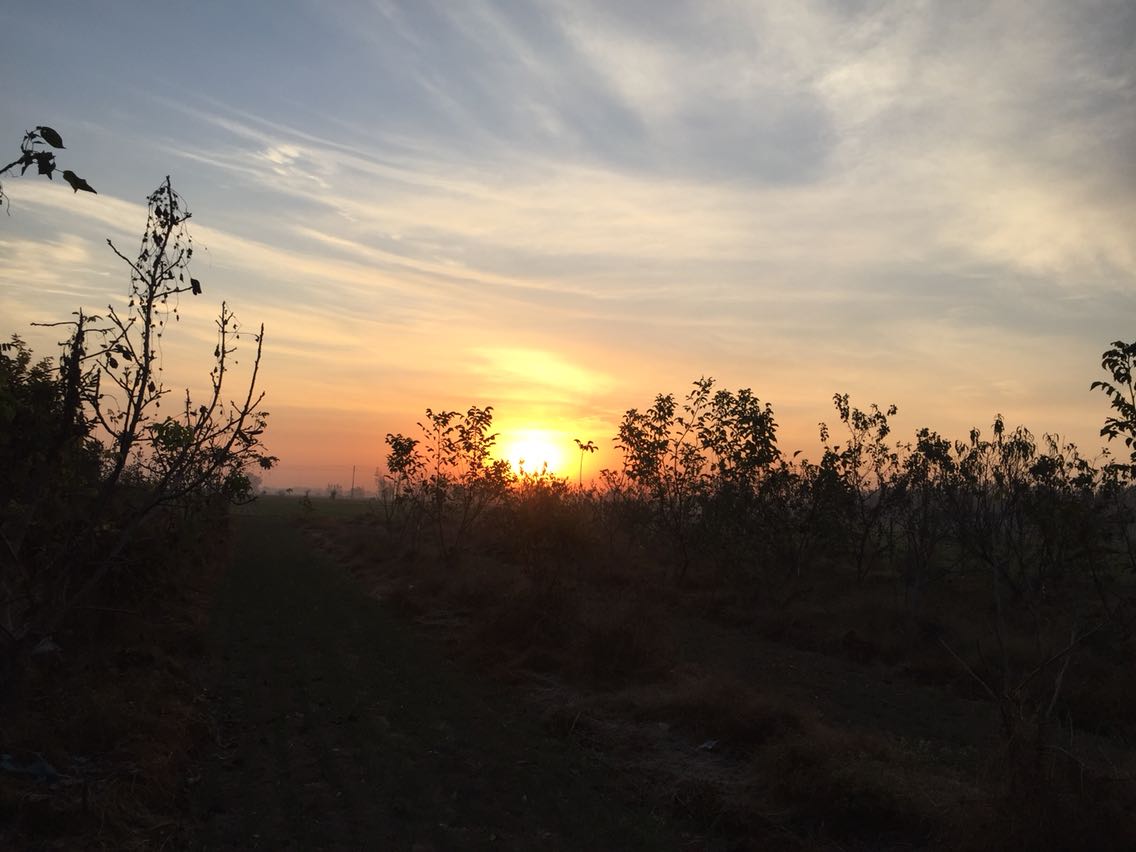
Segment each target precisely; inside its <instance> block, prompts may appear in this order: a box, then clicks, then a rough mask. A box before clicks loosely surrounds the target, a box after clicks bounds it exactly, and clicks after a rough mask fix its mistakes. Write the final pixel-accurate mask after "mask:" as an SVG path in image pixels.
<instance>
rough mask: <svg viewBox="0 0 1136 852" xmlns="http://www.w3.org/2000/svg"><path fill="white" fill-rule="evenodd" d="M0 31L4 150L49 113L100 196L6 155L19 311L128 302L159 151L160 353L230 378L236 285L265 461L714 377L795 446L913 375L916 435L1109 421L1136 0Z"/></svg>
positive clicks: (1125, 253) (562, 430)
mask: <svg viewBox="0 0 1136 852" xmlns="http://www.w3.org/2000/svg"><path fill="white" fill-rule="evenodd" d="M4 30H5V32H6V34H7V36H8V38H7V39H6V45H5V50H4V52H3V54H2V55H0V68H2V69H3V75H4V80H5V82H6V85H5V96H4V97H3V98H2V99H0V128H6V130H3V131H2V133H0V144H4V143H3V139H5V138H6V139H7V140H8V141H7V143H6V144H7V145H8V147H9V149H10V150H11V151H13V152H14V151H15V150H16V148H17V147H18V144H19V139H20V136H21V134H22V132H23V130H25V129H27V128H30V127H34V126H35V125H37V124H47V125H50V126H53V127H55V128H56V129H58V130H60V131H61V132H62V133H63V135H64V139H65V141H66V143H67V146H68V147H67V151H65V152H63V155H65V156H62V155H61V161H62V162H63V163H64V166H65V167H69V168H72V169H74V170H75V171H77V172H78V173H79V174H81V175H83V176H84V177H86V178H87V179H88V180H90V182H91V183H92V184H93V185H94V186H96V188H98V190H99V195H97V196H86V195H84V196H74V195H72V194H71V193H70V192H69V191H68V190H67V188H66V187H65V186H61V185H53V184H48V183H47V182H46V181H43V180H42V179H39V180H33V179H32V178H31V177H30V176H29V177H25V178H23V179H18V178H13V179H8V180H5V181H4V188H5V190H6V192H7V193H8V194H9V195H10V197H11V201H12V203H11V216H10V217H7V216H6V217H4V221H3V223H2V225H0V228H2V229H0V264H2V266H0V287H2V289H0V315H2V316H3V317H4V319H6V320H7V322H6V326H7V327H8V328H9V330H10V331H20V332H21V333H23V334H24V336H25V337H28V338H29V339H30V340H32V341H33V342H35V343H36V345H37V348H40V349H42V350H43V351H45V352H46V351H48V350H49V349H50V348H51V344H52V343H53V342H54V340H53V339H52V338H51V337H50V335H47V336H45V335H44V333H43V332H36V331H35V330H29V329H27V323H28V322H29V321H31V320H41V319H56V318H61V317H65V316H67V315H68V314H69V313H70V311H71V310H74V309H75V308H76V307H79V306H80V305H86V306H93V307H99V306H102V305H105V304H106V303H107V302H108V301H112V300H118V299H120V298H121V297H122V294H123V293H124V292H125V286H126V279H125V277H124V276H123V275H122V274H121V268H120V267H119V266H118V265H116V263H115V262H114V259H113V257H112V256H110V253H109V251H108V250H107V249H106V248H105V243H104V240H105V238H106V237H108V236H110V237H112V238H114V239H115V240H116V241H117V242H119V243H121V244H122V245H125V246H130V245H132V243H133V241H134V240H136V239H137V237H138V235H139V234H140V231H141V227H142V224H143V222H144V213H143V204H144V199H145V197H146V195H147V194H148V192H149V191H151V190H152V189H153V188H154V187H155V186H156V185H157V184H158V183H159V182H160V181H161V179H162V178H163V177H164V176H165V175H167V174H170V175H171V176H172V177H173V181H174V186H175V188H177V189H178V190H179V192H181V194H182V195H183V196H184V197H185V198H186V199H187V201H188V203H189V205H190V208H191V209H192V210H193V212H194V225H195V227H194V229H193V231H194V234H195V238H196V240H197V241H198V244H199V245H202V246H203V247H204V248H205V249H206V250H205V251H204V252H202V253H201V254H199V256H198V258H196V259H195V267H194V274H195V275H198V277H200V278H201V279H202V281H203V282H204V283H205V287H206V293H205V296H204V297H203V298H202V299H200V300H197V301H195V302H194V303H193V304H192V305H188V306H187V311H186V314H185V320H184V327H183V328H182V329H179V330H180V331H181V335H182V336H181V338H180V340H181V342H180V343H173V342H171V343H170V350H169V352H168V353H167V376H168V377H169V379H170V381H171V383H173V384H177V383H181V384H194V383H195V382H199V381H200V380H201V379H202V378H204V375H201V374H204V373H206V372H207V369H208V366H207V360H208V358H207V356H208V352H209V351H211V343H209V335H210V330H209V319H208V318H209V314H210V313H211V312H212V311H215V309H216V308H217V307H218V305H219V302H220V301H221V300H222V299H224V300H227V301H228V302H229V304H230V305H231V306H233V307H234V308H235V309H236V310H237V312H238V314H239V315H240V316H241V317H242V319H244V320H245V322H246V323H247V324H254V323H259V322H261V321H263V322H265V323H266V325H267V327H268V338H267V342H266V364H265V371H264V379H265V388H266V389H267V390H268V393H269V397H268V407H269V408H270V410H271V411H272V412H273V419H272V424H271V433H270V437H271V439H272V441H271V445H272V447H273V449H274V450H275V451H277V452H278V453H279V454H280V455H282V456H283V458H284V464H283V465H282V467H281V469H280V471H278V472H277V473H276V474H275V477H274V481H275V482H276V483H280V484H283V483H289V484H291V483H293V482H296V483H300V482H301V481H304V482H308V481H310V482H311V483H314V484H322V480H324V479H327V478H328V477H332V476H339V477H340V478H342V476H341V475H340V474H335V473H334V470H343V469H345V468H346V467H347V466H349V465H351V464H358V465H359V466H360V469H361V470H367V471H368V472H369V471H370V469H371V468H373V466H374V465H376V464H378V463H379V462H380V461H381V459H382V456H383V453H384V450H383V446H382V436H383V435H385V434H386V433H387V432H389V431H407V430H409V429H411V428H412V427H413V423H414V421H415V420H416V419H417V418H418V417H420V416H421V412H422V409H423V408H424V407H425V406H427V405H429V406H432V407H434V408H435V409H437V408H465V407H467V406H468V405H471V404H479V405H484V404H493V405H495V406H496V408H497V412H498V419H499V423H500V425H501V426H502V429H503V430H504V431H506V432H508V431H509V430H513V431H517V430H523V429H538V430H545V431H547V432H549V433H550V434H555V435H556V436H557V439H558V440H561V441H566V442H569V443H570V441H571V438H572V437H574V436H578V437H581V438H583V439H594V440H596V442H597V443H599V444H601V445H603V446H605V447H606V446H608V445H609V440H610V437H611V436H612V435H614V433H615V424H616V423H617V422H618V419H619V416H620V414H621V413H622V411H623V410H625V409H627V408H630V407H632V406H639V407H642V406H644V405H646V404H649V403H650V401H651V399H652V398H653V396H654V394H655V393H657V392H663V391H675V392H680V393H681V392H683V391H684V390H685V389H686V388H687V387H688V386H689V383H690V382H691V381H692V380H693V379H695V378H697V377H699V376H701V375H713V376H715V377H717V378H718V379H719V381H720V382H721V383H722V384H724V385H726V386H729V387H731V388H738V387H752V388H753V390H754V391H755V393H757V395H758V396H759V397H761V398H762V399H763V400H768V401H770V402H772V403H773V405H774V409H775V411H776V412H777V415H778V421H779V422H780V424H781V427H782V442H783V445H784V447H785V449H787V450H792V449H795V448H797V447H803V448H805V449H806V451H809V452H812V451H813V448H814V447H815V445H816V437H815V434H816V422H817V421H818V420H821V419H827V420H829V421H831V420H832V419H835V418H834V415H833V412H832V409H831V406H830V402H829V401H830V399H831V396H832V394H833V393H834V392H837V391H841V392H843V391H847V392H850V393H851V394H852V397H853V402H854V403H859V404H861V405H863V406H866V405H867V404H868V403H870V402H878V403H880V404H881V405H883V404H887V403H891V402H895V403H897V404H898V405H899V409H900V418H899V419H898V421H897V437H904V436H908V435H910V434H911V432H912V431H913V430H914V429H915V428H916V427H918V426H921V425H929V426H932V427H933V428H937V429H940V430H943V431H945V432H947V433H948V434H951V435H953V436H959V437H962V436H963V435H964V434H965V432H966V430H967V429H968V428H969V427H970V426H971V425H979V426H986V425H988V424H989V422H990V421H991V420H992V418H993V416H994V415H995V414H996V413H999V412H1001V413H1003V414H1004V415H1005V416H1006V418H1007V420H1008V421H1009V422H1011V423H1018V422H1024V423H1026V424H1027V425H1029V426H1030V427H1031V428H1033V429H1034V430H1035V431H1036V432H1038V433H1039V434H1040V433H1042V432H1046V431H1060V432H1061V433H1063V434H1066V435H1068V436H1069V437H1071V438H1073V439H1075V440H1077V441H1078V442H1079V443H1082V444H1083V445H1086V446H1088V447H1090V448H1095V447H1096V446H1098V445H1099V440H1098V439H1097V437H1096V433H1097V430H1098V428H1099V424H1100V422H1101V421H1102V419H1103V417H1104V414H1105V402H1104V399H1103V397H1100V398H1096V397H1094V396H1093V395H1092V394H1090V393H1089V391H1088V384H1089V382H1090V381H1092V380H1093V379H1094V378H1096V377H1097V373H1098V364H1099V354H1100V352H1101V351H1102V350H1103V349H1104V348H1106V346H1107V345H1108V343H1109V342H1110V341H1112V340H1115V339H1118V338H1125V339H1130V338H1132V337H1133V330H1134V328H1136V287H1134V284H1136V238H1134V234H1136V228H1134V226H1136V157H1134V156H1133V153H1132V152H1133V151H1136V103H1134V101H1136V94H1134V93H1136V86H1134V79H1133V77H1134V73H1136V4H1133V3H1131V2H1104V3H1091V2H1090V3H1075V4H1072V3H1065V2H1029V3H1026V2H1020V3H1019V2H997V3H966V2H950V3H947V2H943V3H933V2H927V3H909V2H901V3H885V2H879V3H874V2H850V3H836V2H832V3H743V2H720V3H714V2H695V3H678V2H621V3H602V2H598V3H586V2H541V3H535V2H534V3H520V2H451V3H429V2H413V3H412V2H405V3H397V2H343V3H334V4H332V3H314V2H313V3H283V2H276V3H209V2H198V3H190V4H165V3H101V4H62V5H59V6H55V7H53V11H51V12H45V11H43V8H42V7H35V6H27V5H24V6H19V7H15V8H12V9H9V10H7V11H6V12H5V13H4ZM195 347H196V348H195ZM203 347H208V348H207V349H206V348H203ZM196 353H200V354H201V355H204V356H205V359H204V360H202V358H200V357H198V354H196ZM601 461H602V462H605V463H609V464H610V463H614V462H615V461H616V460H615V459H614V458H613V457H612V458H606V459H603V460H596V463H597V464H598V463H600V462H601ZM325 466H326V468H327V469H326V470H324V467H325Z"/></svg>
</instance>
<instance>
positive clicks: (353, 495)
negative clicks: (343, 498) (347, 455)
mask: <svg viewBox="0 0 1136 852" xmlns="http://www.w3.org/2000/svg"><path fill="white" fill-rule="evenodd" d="M351 499H352V500H354V499H355V465H351Z"/></svg>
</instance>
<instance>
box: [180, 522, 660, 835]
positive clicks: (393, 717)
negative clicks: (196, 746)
mask: <svg viewBox="0 0 1136 852" xmlns="http://www.w3.org/2000/svg"><path fill="white" fill-rule="evenodd" d="M210 646H211V649H212V653H213V657H214V659H215V660H216V670H215V672H214V680H213V686H211V688H210V691H211V697H212V701H211V703H212V705H213V712H214V715H215V717H216V719H217V720H218V723H219V724H218V728H217V730H216V736H215V742H214V745H213V747H212V748H211V749H210V750H209V751H208V753H207V754H206V756H205V759H204V780H203V781H202V783H201V791H200V793H199V794H198V795H197V797H196V802H195V807H196V808H197V811H198V814H199V818H200V821H201V823H202V828H201V834H200V843H201V848H203V849H210V850H220V849H273V850H278V849H305V850H306V849H405V850H434V849H437V850H444V849H454V850H458V849H517V850H521V849H537V848H539V849H637V848H638V849H666V848H674V847H676V845H677V841H676V838H675V837H674V836H672V835H670V834H668V832H667V829H666V827H665V826H664V824H663V822H662V821H661V820H660V819H658V818H656V817H655V816H653V815H652V814H651V813H650V812H649V811H648V810H647V809H646V808H645V807H643V806H642V805H641V804H637V803H634V802H631V801H626V799H627V797H626V791H622V790H618V789H615V785H613V783H612V782H611V780H610V779H609V778H608V777H607V776H605V775H604V774H603V772H602V771H601V767H600V765H599V764H597V763H596V762H595V761H594V760H592V759H591V758H590V757H589V755H588V754H587V753H586V752H583V751H581V750H579V749H577V748H574V747H573V746H572V745H571V744H567V743H564V742H563V741H560V740H557V739H555V738H553V737H552V736H550V735H549V734H547V733H546V732H545V731H543V730H542V729H541V728H540V726H539V725H537V724H535V723H534V722H533V721H532V720H531V719H530V718H529V717H528V716H527V714H525V713H524V712H521V711H520V709H519V708H518V707H517V706H516V704H515V703H514V702H512V701H511V700H510V698H509V696H508V695H506V694H501V693H500V692H499V691H498V690H496V689H495V688H493V687H492V685H490V684H487V683H486V682H484V681H482V680H480V679H478V678H475V677H473V676H471V675H469V674H467V673H464V672H462V671H460V670H459V669H458V668H457V667H455V665H454V664H453V663H452V661H450V660H448V659H447V658H446V654H445V649H444V647H443V646H440V645H438V644H436V643H433V642H431V641H430V640H429V639H427V638H424V637H423V636H421V635H417V634H415V633H414V632H413V631H411V630H410V629H408V628H407V626H406V625H405V624H402V623H399V621H398V619H397V618H396V617H395V616H393V615H392V614H390V613H389V612H386V611H384V610H383V608H382V607H381V606H380V605H379V604H378V603H377V602H376V601H374V600H372V599H370V598H368V597H366V596H365V595H364V594H363V593H362V592H361V590H360V589H359V588H358V586H357V585H356V584H355V583H354V581H353V580H352V579H351V577H350V576H349V575H348V574H347V573H346V572H345V571H343V570H342V569H341V568H339V567H337V566H336V565H335V564H333V563H332V562H331V561H330V560H329V559H328V558H326V557H325V556H322V555H321V554H319V553H316V552H314V551H313V549H312V548H311V547H310V546H309V545H308V544H307V542H306V541H305V539H304V537H303V535H302V533H301V532H299V531H298V530H297V529H296V528H295V525H294V518H292V517H282V516H255V517H242V518H240V519H239V520H238V521H237V526H236V534H235V542H234V553H233V561H232V564H231V568H230V571H229V574H228V576H227V578H226V580H225V581H224V584H223V585H222V587H221V589H220V591H219V595H218V601H217V605H216V610H215V612H214V616H213V619H212V623H211V627H210Z"/></svg>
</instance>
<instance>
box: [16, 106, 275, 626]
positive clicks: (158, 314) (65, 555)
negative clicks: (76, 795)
mask: <svg viewBox="0 0 1136 852" xmlns="http://www.w3.org/2000/svg"><path fill="white" fill-rule="evenodd" d="M46 130H47V128H39V131H40V134H41V137H42V136H45V135H47V134H45V133H44V131H46ZM189 218H190V214H189V212H188V210H187V209H186V207H185V203H184V201H183V200H182V199H181V197H180V196H179V195H178V194H177V193H176V192H174V190H173V188H172V186H171V183H170V180H169V178H168V177H167V178H166V180H165V181H164V182H163V183H162V185H161V186H160V187H159V188H158V189H157V190H156V191H155V192H154V193H153V194H152V195H151V196H150V198H149V212H148V217H147V224H146V229H145V232H144V233H143V237H142V242H141V246H140V248H139V251H138V254H137V256H136V257H134V258H130V257H127V256H126V255H125V254H123V253H122V252H121V251H119V249H118V248H117V247H115V246H114V244H113V243H110V241H109V240H108V244H109V245H110V247H111V249H112V251H114V253H115V254H116V255H117V256H118V257H119V258H120V259H121V260H122V261H123V262H124V263H125V264H126V265H127V267H128V268H129V270H130V289H129V293H128V300H127V306H126V308H125V310H124V311H120V310H119V309H116V308H115V307H113V306H108V307H107V313H106V314H105V316H102V317H100V316H95V315H91V314H88V313H86V312H84V311H78V312H77V313H76V318H75V319H74V320H71V321H67V322H62V323H51V324H49V325H51V326H53V327H64V328H67V329H68V330H69V337H68V340H67V341H66V343H65V344H64V354H63V357H62V358H61V363H60V370H59V373H58V375H57V377H54V378H48V376H49V374H50V368H49V367H48V366H46V365H44V364H42V363H41V364H40V365H37V366H35V367H30V366H29V365H30V354H29V353H27V352H26V350H24V349H21V347H20V345H19V343H18V341H17V342H13V344H12V345H11V346H9V347H8V351H11V352H14V353H15V356H14V357H12V356H10V355H8V356H5V358H4V359H3V369H2V370H0V378H3V379H4V381H5V384H4V385H3V386H2V387H0V407H4V406H5V404H6V403H8V405H7V406H6V407H7V410H9V411H15V412H16V415H18V416H21V417H25V416H35V417H40V418H44V419H46V420H47V421H48V422H49V424H50V428H46V429H44V430H43V431H42V432H39V433H37V434H39V435H41V436H42V437H41V438H40V439H39V440H40V443H39V445H38V446H37V447H36V448H35V452H34V453H33V454H32V455H33V456H34V457H37V458H41V459H42V464H41V465H39V466H38V470H39V473H38V475H37V476H36V477H32V478H28V477H26V476H25V477H23V479H22V480H21V481H18V482H16V483H15V484H14V486H13V487H12V488H10V489H9V494H8V495H7V497H8V505H7V506H6V509H7V510H8V511H6V513H5V515H6V516H5V519H4V525H3V528H2V531H3V533H4V535H3V541H2V542H0V545H2V546H0V567H2V568H3V569H4V577H5V581H4V584H3V588H2V589H0V592H5V593H7V594H6V595H5V598H4V599H3V600H0V605H2V606H3V609H4V611H3V617H4V618H3V633H2V634H0V636H2V637H3V638H5V639H6V640H7V644H9V645H16V646H20V645H26V643H27V641H28V640H29V639H30V638H33V637H35V636H37V635H44V634H49V633H51V632H53V631H54V630H55V629H57V627H58V626H59V625H60V623H62V621H63V620H64V619H65V618H66V617H67V615H68V614H69V613H70V612H71V611H72V610H73V609H74V607H75V606H77V605H78V604H79V603H80V602H82V601H84V600H86V599H87V598H88V597H90V596H91V595H92V594H93V593H94V592H95V591H96V590H97V589H98V588H99V587H100V586H101V584H102V583H103V581H104V580H105V579H106V577H107V576H108V575H109V574H110V573H111V572H113V571H115V570H119V569H121V568H123V566H124V565H126V564H129V563H130V562H131V553H132V548H134V547H135V546H136V543H137V541H138V540H139V536H140V534H141V533H142V532H143V531H144V530H147V529H148V528H152V527H153V526H154V525H155V523H157V520H158V519H159V518H165V519H166V523H167V524H169V523H175V524H176V522H177V519H178V518H182V519H184V518H187V517H190V516H192V515H194V514H195V513H201V512H204V511H208V510H209V509H210V507H211V506H214V505H216V504H217V502H218V501H221V502H226V501H232V500H243V499H247V498H249V497H251V496H252V493H251V491H252V481H251V480H250V478H249V476H248V475H247V473H246V468H249V467H259V468H261V469H268V468H271V467H272V466H273V464H274V463H275V461H276V459H275V457H273V456H271V455H269V454H268V453H267V452H265V450H264V448H263V446H262V444H261V436H262V435H263V433H264V430H265V427H266V424H267V416H268V415H267V412H265V411H263V410H261V409H260V408H259V406H260V403H261V401H262V399H263V394H262V393H258V392H257V387H256V384H257V374H258V371H259V366H260V358H261V352H262V345H263V335H264V328H263V326H261V328H260V330H259V332H258V333H255V334H252V335H250V336H251V337H252V339H253V341H254V342H255V344H256V354H255V356H254V358H253V360H252V366H251V376H250V378H249V384H248V387H247V389H246V390H245V392H244V394H243V396H241V397H238V398H237V399H236V400H228V399H226V398H225V395H224V392H225V386H226V379H228V378H229V374H230V371H231V365H232V362H233V356H234V353H235V351H236V341H238V340H239V339H240V336H241V333H242V330H241V326H240V324H239V323H238V322H237V320H236V317H235V316H234V315H233V313H232V311H230V310H229V309H228V307H227V306H226V305H225V304H224V303H222V306H221V311H220V314H219V316H218V319H217V321H216V327H217V342H216V345H215V348H214V351H213V368H212V370H211V371H210V380H209V384H210V390H209V392H208V393H207V394H206V397H205V399H204V400H203V401H200V402H195V401H194V400H193V399H192V398H191V395H190V393H189V391H188V390H187V391H186V393H185V397H184V405H183V406H182V407H181V410H180V411H179V412H177V413H176V414H172V415H166V416H161V414H160V413H159V409H160V407H161V404H162V401H163V399H164V398H165V397H166V396H167V395H168V394H169V390H168V389H167V388H166V387H165V386H164V385H163V383H162V378H161V374H162V364H161V349H160V345H159V344H160V340H161V338H162V335H163V334H164V333H165V331H166V328H167V324H168V322H169V319H170V317H171V316H173V318H174V319H175V321H176V319H177V316H178V308H177V300H178V297H179V295H180V294H183V293H187V292H188V293H191V294H193V295H200V294H201V292H202V287H201V283H200V282H199V281H198V280H197V279H196V278H193V277H191V276H190V275H189V264H190V261H191V258H192V256H193V246H192V240H191V239H190V236H189V233H188V229H187V227H186V222H187V221H188V219H189ZM33 399H34V400H38V402H34V401H33V402H27V400H33ZM21 401H23V402H21ZM21 405H22V406H23V408H21ZM28 406H30V408H31V411H30V412H29V411H26V410H25V409H27V408H28ZM33 440H34V439H33ZM88 456H91V457H93V458H94V459H95V460H96V462H95V463H94V464H81V462H84V460H85V459H87V457H88ZM167 556H168V554H167ZM143 561H145V560H143Z"/></svg>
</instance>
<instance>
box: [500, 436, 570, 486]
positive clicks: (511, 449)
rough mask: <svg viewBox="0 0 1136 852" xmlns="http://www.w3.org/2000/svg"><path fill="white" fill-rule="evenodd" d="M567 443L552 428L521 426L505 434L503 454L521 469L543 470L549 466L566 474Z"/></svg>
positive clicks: (552, 470)
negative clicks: (527, 427)
mask: <svg viewBox="0 0 1136 852" xmlns="http://www.w3.org/2000/svg"><path fill="white" fill-rule="evenodd" d="M567 443H568V442H567V441H565V439H564V436H563V435H561V434H560V433H559V432H554V431H553V430H551V429H535V428H530V429H518V430H516V431H515V432H511V433H509V434H503V435H502V436H501V444H500V448H501V449H500V457H501V458H504V459H507V460H508V462H509V464H511V465H512V466H513V470H514V471H517V472H520V471H522V470H523V471H524V472H525V473H540V471H541V469H542V468H545V467H547V470H548V472H549V473H552V474H555V475H556V476H564V475H565V458H566V457H565V449H566V446H567Z"/></svg>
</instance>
